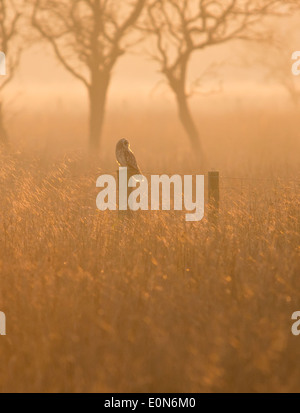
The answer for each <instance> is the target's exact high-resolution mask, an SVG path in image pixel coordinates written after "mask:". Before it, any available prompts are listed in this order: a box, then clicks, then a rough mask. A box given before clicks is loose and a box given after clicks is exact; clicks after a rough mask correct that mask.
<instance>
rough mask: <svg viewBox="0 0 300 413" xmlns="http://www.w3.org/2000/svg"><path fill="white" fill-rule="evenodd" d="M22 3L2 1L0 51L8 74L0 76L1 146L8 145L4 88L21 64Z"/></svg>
mask: <svg viewBox="0 0 300 413" xmlns="http://www.w3.org/2000/svg"><path fill="white" fill-rule="evenodd" d="M19 6H20V3H18V2H16V1H14V0H0V51H1V52H3V53H4V54H5V56H6V65H7V74H6V76H0V93H1V97H0V144H1V145H2V146H3V145H5V146H7V145H8V133H7V130H6V128H5V124H4V111H3V105H4V103H3V98H2V93H3V90H4V88H5V87H6V86H7V85H8V84H9V83H10V82H11V80H12V79H13V77H14V75H15V73H16V70H17V68H18V65H19V62H20V56H21V51H22V46H21V44H20V39H19V34H20V33H19V25H18V24H19V21H20V18H21V11H20V8H19Z"/></svg>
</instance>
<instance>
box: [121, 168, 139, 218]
mask: <svg viewBox="0 0 300 413" xmlns="http://www.w3.org/2000/svg"><path fill="white" fill-rule="evenodd" d="M133 175H135V171H133V170H132V169H131V168H127V211H120V208H119V201H118V216H119V218H125V217H126V218H130V217H132V211H130V209H129V206H128V198H129V195H130V194H131V192H132V191H133V188H128V182H129V179H130V178H131V177H132V176H133ZM117 185H118V186H117V188H118V189H117V192H118V197H117V199H118V200H119V185H120V176H119V169H118V170H117Z"/></svg>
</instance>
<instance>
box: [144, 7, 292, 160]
mask: <svg viewBox="0 0 300 413" xmlns="http://www.w3.org/2000/svg"><path fill="white" fill-rule="evenodd" d="M290 4H295V2H294V1H291V2H289V1H277V0H273V1H272V0H153V1H152V2H151V4H150V5H149V6H148V10H147V16H146V18H145V22H144V23H143V25H142V27H140V29H141V30H142V31H143V32H147V33H150V34H152V35H153V37H154V39H155V46H156V47H155V51H154V52H152V53H151V57H152V58H153V59H154V60H155V61H157V62H158V64H159V66H160V71H161V73H162V74H163V75H164V76H165V78H166V80H167V83H168V85H169V87H170V88H171V90H172V91H173V93H174V95H175V97H176V102H177V106H178V113H179V118H180V121H181V123H182V125H183V127H184V129H185V131H186V133H187V135H188V137H189V139H190V142H191V144H192V146H193V148H194V149H195V150H196V151H197V153H198V154H199V156H201V155H202V156H204V155H203V149H202V145H201V141H200V136H199V132H198V129H197V127H196V124H195V122H194V119H193V117H192V114H191V111H190V107H189V103H188V99H189V97H190V96H191V95H190V94H189V93H188V92H187V76H188V69H189V63H190V61H191V57H192V55H193V54H194V53H195V52H198V51H201V50H203V49H205V48H207V47H210V46H214V45H219V44H222V43H226V42H229V41H232V40H235V39H239V40H252V41H261V40H264V41H266V40H270V35H269V33H267V31H266V30H265V28H264V25H263V24H262V22H263V21H264V19H266V18H267V17H269V16H282V15H286V13H287V12H288V9H289V6H290Z"/></svg>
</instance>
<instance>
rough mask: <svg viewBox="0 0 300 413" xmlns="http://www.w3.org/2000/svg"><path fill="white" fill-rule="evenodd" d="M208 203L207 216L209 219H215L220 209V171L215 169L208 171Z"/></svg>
mask: <svg viewBox="0 0 300 413" xmlns="http://www.w3.org/2000/svg"><path fill="white" fill-rule="evenodd" d="M208 203H209V216H208V218H209V220H210V221H216V220H217V218H218V215H219V209H220V173H219V172H217V171H210V172H208Z"/></svg>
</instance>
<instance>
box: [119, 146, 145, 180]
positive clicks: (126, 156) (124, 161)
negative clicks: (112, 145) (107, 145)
mask: <svg viewBox="0 0 300 413" xmlns="http://www.w3.org/2000/svg"><path fill="white" fill-rule="evenodd" d="M116 158H117V162H118V164H119V165H120V166H123V167H127V168H129V169H131V170H132V171H133V172H134V173H135V174H137V175H141V174H142V173H141V171H140V168H139V166H138V164H137V161H136V159H135V156H134V153H133V152H132V150H131V149H130V145H129V142H128V141H127V140H126V139H121V140H119V142H118V143H117V146H116Z"/></svg>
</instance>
